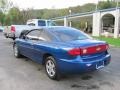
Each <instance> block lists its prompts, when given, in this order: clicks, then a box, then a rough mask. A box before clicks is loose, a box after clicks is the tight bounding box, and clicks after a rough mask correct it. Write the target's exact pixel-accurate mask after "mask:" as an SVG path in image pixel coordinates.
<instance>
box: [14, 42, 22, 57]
mask: <svg viewBox="0 0 120 90" xmlns="http://www.w3.org/2000/svg"><path fill="white" fill-rule="evenodd" d="M14 56H15V57H16V58H19V57H21V54H20V52H19V50H18V47H17V45H16V44H15V45H14Z"/></svg>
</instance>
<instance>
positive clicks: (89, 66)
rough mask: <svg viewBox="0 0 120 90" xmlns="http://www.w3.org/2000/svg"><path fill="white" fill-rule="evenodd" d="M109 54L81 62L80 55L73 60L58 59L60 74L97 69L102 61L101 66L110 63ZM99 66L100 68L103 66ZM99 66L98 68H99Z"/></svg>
mask: <svg viewBox="0 0 120 90" xmlns="http://www.w3.org/2000/svg"><path fill="white" fill-rule="evenodd" d="M110 60H111V56H110V55H109V54H108V55H106V56H105V57H103V58H101V59H97V60H95V61H90V62H83V61H82V60H81V58H80V57H77V58H76V59H74V60H65V59H60V60H58V68H59V71H60V72H61V73H62V74H68V73H70V74H78V73H83V72H90V71H94V70H97V69H98V68H97V65H98V64H99V63H100V62H102V63H103V64H104V65H103V67H105V66H107V65H108V64H109V63H110ZM103 67H100V68H103ZM100 68H99V69H100Z"/></svg>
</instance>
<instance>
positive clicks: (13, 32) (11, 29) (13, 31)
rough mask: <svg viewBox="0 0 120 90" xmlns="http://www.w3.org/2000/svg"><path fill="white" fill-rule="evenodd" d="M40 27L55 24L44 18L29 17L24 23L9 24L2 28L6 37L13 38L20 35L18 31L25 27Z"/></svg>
mask: <svg viewBox="0 0 120 90" xmlns="http://www.w3.org/2000/svg"><path fill="white" fill-rule="evenodd" d="M39 26H40V27H41V26H55V23H54V22H52V21H50V20H46V19H31V20H28V21H27V24H26V25H11V26H6V27H5V30H4V36H5V37H6V38H12V39H13V40H15V39H16V38H18V37H19V36H20V33H21V32H22V31H23V30H26V29H32V28H34V27H39Z"/></svg>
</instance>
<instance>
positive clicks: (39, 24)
mask: <svg viewBox="0 0 120 90" xmlns="http://www.w3.org/2000/svg"><path fill="white" fill-rule="evenodd" d="M38 26H46V23H45V21H43V20H39V21H38Z"/></svg>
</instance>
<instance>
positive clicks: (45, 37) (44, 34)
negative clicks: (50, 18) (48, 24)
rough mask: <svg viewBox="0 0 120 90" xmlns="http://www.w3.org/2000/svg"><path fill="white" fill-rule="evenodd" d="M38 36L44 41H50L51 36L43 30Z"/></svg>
mask: <svg viewBox="0 0 120 90" xmlns="http://www.w3.org/2000/svg"><path fill="white" fill-rule="evenodd" d="M39 37H40V38H42V39H43V40H44V41H49V42H50V41H52V40H53V37H52V36H51V35H50V34H49V33H48V32H47V31H45V30H42V31H41V34H40V36H39Z"/></svg>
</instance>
